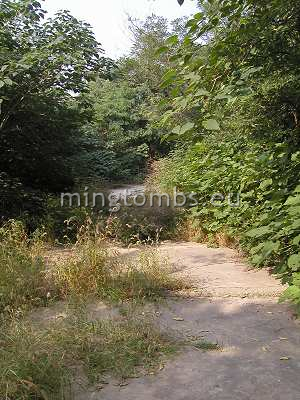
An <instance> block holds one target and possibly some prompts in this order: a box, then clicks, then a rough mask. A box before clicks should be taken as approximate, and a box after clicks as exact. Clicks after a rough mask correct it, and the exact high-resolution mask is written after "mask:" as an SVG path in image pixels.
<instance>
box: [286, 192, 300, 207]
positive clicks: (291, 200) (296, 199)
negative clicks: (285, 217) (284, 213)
mask: <svg viewBox="0 0 300 400" xmlns="http://www.w3.org/2000/svg"><path fill="white" fill-rule="evenodd" d="M284 204H285V205H286V206H294V205H298V204H300V194H298V195H297V196H290V197H288V199H287V201H286V202H285V203H284Z"/></svg>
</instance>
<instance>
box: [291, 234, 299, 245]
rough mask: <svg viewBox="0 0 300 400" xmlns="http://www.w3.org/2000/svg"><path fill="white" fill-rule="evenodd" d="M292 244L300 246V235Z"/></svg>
mask: <svg viewBox="0 0 300 400" xmlns="http://www.w3.org/2000/svg"><path fill="white" fill-rule="evenodd" d="M292 243H293V244H294V245H295V246H298V245H299V244H300V235H298V236H296V237H294V239H293V241H292Z"/></svg>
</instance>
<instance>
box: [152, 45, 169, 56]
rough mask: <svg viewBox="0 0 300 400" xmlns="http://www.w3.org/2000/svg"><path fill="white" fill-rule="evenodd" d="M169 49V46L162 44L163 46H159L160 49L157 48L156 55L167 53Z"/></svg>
mask: <svg viewBox="0 0 300 400" xmlns="http://www.w3.org/2000/svg"><path fill="white" fill-rule="evenodd" d="M167 51H169V47H167V46H162V47H160V48H158V49H157V50H156V52H155V55H156V56H160V55H161V54H164V53H166V52H167Z"/></svg>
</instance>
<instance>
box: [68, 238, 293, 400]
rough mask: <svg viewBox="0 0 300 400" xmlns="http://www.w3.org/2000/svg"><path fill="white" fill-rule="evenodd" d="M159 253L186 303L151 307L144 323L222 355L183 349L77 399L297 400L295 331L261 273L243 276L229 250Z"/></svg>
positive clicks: (173, 248)
mask: <svg viewBox="0 0 300 400" xmlns="http://www.w3.org/2000/svg"><path fill="white" fill-rule="evenodd" d="M137 251H138V250H137V249H130V250H123V251H122V253H123V254H124V256H127V255H129V254H133V253H135V252H137ZM161 252H162V253H163V254H164V255H168V257H169V258H170V261H171V262H172V265H173V267H174V273H176V274H179V275H182V276H186V277H188V278H189V279H190V280H191V281H192V282H193V284H194V286H195V288H194V290H193V292H192V293H190V294H191V295H192V296H191V297H190V298H182V299H170V300H169V301H168V302H167V303H166V304H164V305H161V306H159V308H156V309H155V310H151V309H149V310H148V313H149V315H150V317H151V318H153V319H156V321H157V322H158V324H159V325H160V326H161V327H162V328H163V329H165V330H166V331H168V332H169V333H171V334H173V335H176V336H177V337H178V338H180V339H184V338H188V339H190V338H194V339H195V338H197V340H206V341H210V342H217V343H218V344H219V345H221V346H222V350H218V351H207V352H204V351H203V350H199V349H197V348H195V347H193V346H187V347H186V348H185V350H184V351H182V352H181V353H179V355H177V356H175V357H174V358H173V359H171V360H167V362H166V365H165V366H164V368H163V369H162V370H161V371H160V372H159V373H158V374H157V375H154V376H151V375H150V376H145V377H141V378H137V379H132V380H129V381H128V384H127V385H126V386H122V387H120V386H116V385H114V384H109V385H106V386H105V387H104V389H103V390H101V391H98V392H96V391H95V392H93V391H90V392H86V391H83V392H80V391H79V392H78V393H77V395H76V397H75V398H76V400H92V399H95V400H98V399H99V400H100V399H101V400H117V399H122V400H165V399H170V400H248V399H249V400H253V399H257V400H297V399H299V398H300V379H299V377H300V326H299V322H297V321H295V320H294V318H293V316H292V313H291V311H290V310H289V308H288V306H287V305H279V304H278V303H277V296H278V295H279V294H280V292H281V291H282V290H283V288H282V286H281V285H280V284H279V282H278V281H276V280H275V279H274V278H273V277H271V276H269V275H268V273H267V271H264V270H260V271H249V270H248V268H247V266H246V265H245V264H243V263H242V262H241V261H240V260H238V259H237V257H236V254H235V253H234V252H233V251H231V250H228V249H214V248H207V247H206V246H203V245H199V244H193V243H164V244H163V245H162V246H161ZM154 311H155V312H154ZM174 318H175V319H174Z"/></svg>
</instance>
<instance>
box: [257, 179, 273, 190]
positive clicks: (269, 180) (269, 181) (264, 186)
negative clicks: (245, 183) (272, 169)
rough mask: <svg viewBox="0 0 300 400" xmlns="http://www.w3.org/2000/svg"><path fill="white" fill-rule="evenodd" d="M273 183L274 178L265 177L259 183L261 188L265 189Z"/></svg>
mask: <svg viewBox="0 0 300 400" xmlns="http://www.w3.org/2000/svg"><path fill="white" fill-rule="evenodd" d="M272 183H273V179H271V178H270V179H265V180H264V181H262V182H261V184H260V185H259V187H260V189H262V190H265V189H266V188H267V187H269V186H271V185H272Z"/></svg>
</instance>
